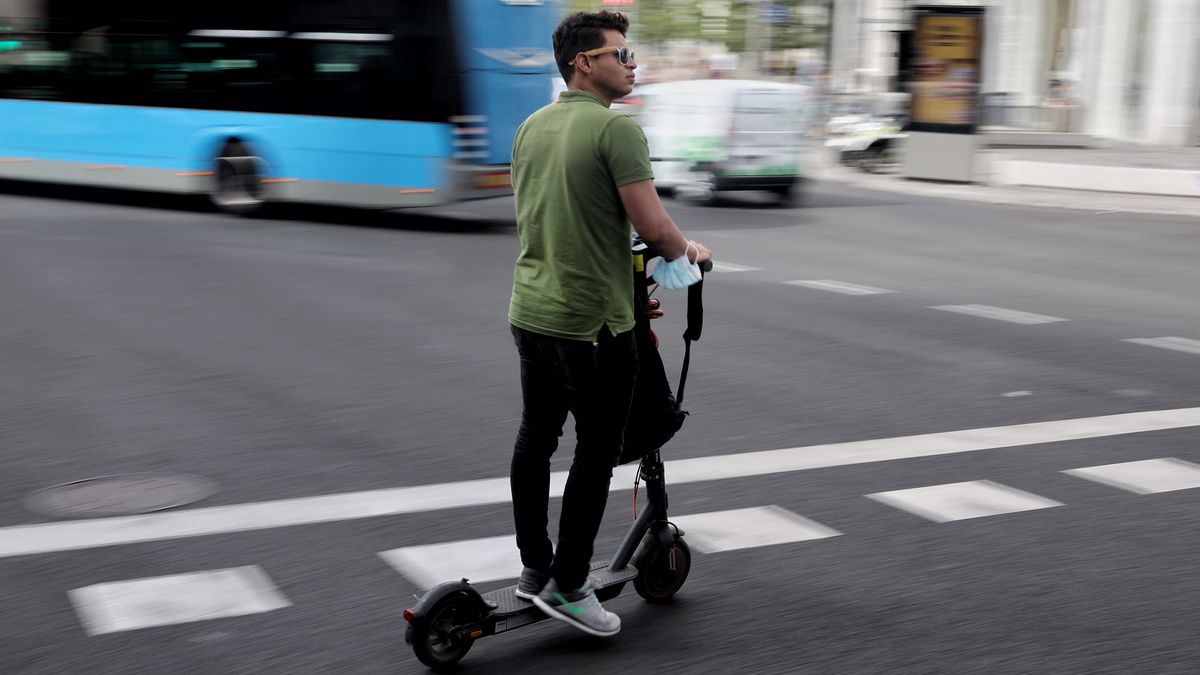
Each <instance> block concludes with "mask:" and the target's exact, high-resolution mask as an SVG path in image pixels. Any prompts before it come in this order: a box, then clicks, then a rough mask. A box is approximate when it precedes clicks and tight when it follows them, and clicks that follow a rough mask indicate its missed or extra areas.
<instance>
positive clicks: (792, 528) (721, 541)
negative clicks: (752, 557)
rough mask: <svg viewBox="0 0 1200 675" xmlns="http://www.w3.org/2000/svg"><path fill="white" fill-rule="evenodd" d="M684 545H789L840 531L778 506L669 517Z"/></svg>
mask: <svg viewBox="0 0 1200 675" xmlns="http://www.w3.org/2000/svg"><path fill="white" fill-rule="evenodd" d="M671 522H673V523H675V524H676V525H678V526H679V529H681V530H683V533H684V535H685V536H686V537H687V541H688V544H690V545H691V546H692V548H695V549H696V550H698V551H701V552H702V553H717V552H720V551H734V550H737V549H742V548H755V547H758V546H774V545H775V544H791V543H795V542H799V541H811V540H813V539H825V538H827V537H836V536H838V535H840V534H841V532H838V531H837V530H835V529H833V528H831V527H826V526H824V525H822V524H820V523H818V522H816V521H812V520H809V519H808V518H805V517H803V516H798V515H796V514H794V513H792V512H791V511H788V510H787V509H783V508H780V507H778V506H759V507H755V508H751V509H733V510H731V511H714V512H712V513H697V514H694V515H690V516H672V517H671Z"/></svg>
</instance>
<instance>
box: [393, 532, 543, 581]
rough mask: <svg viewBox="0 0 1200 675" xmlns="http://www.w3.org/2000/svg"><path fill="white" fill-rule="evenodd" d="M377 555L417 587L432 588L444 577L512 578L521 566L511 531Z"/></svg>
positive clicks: (472, 578)
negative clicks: (492, 535)
mask: <svg viewBox="0 0 1200 675" xmlns="http://www.w3.org/2000/svg"><path fill="white" fill-rule="evenodd" d="M379 557H380V558H383V559H384V561H386V562H387V564H389V565H391V566H392V569H394V570H396V571H397V572H399V573H400V574H402V575H404V577H405V578H407V579H408V580H409V581H411V582H413V583H414V584H416V585H417V586H418V587H419V588H433V587H434V586H437V585H438V584H440V583H442V582H443V581H446V580H447V579H462V578H467V579H470V580H471V581H472V582H474V583H482V582H485V581H497V580H499V579H515V578H516V577H517V576H518V575H520V574H521V567H522V565H521V553H520V552H519V551H518V550H517V540H516V537H515V536H513V535H511V534H510V535H508V536H504V537H488V538H486V539H467V540H463V541H452V542H448V543H445V544H429V545H426V546H408V547H405V548H394V549H392V550H390V551H383V552H381V553H380V554H379Z"/></svg>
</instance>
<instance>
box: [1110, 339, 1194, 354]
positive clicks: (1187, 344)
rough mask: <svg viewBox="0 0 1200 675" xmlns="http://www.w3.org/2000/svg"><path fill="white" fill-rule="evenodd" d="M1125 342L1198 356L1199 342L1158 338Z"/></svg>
mask: <svg viewBox="0 0 1200 675" xmlns="http://www.w3.org/2000/svg"><path fill="white" fill-rule="evenodd" d="M1125 342H1132V343H1134V344H1139V345H1146V346H1148V347H1158V348H1160V349H1173V350H1175V351H1177V352H1188V353H1189V354H1200V340H1189V339H1187V338H1181V337H1159V338H1131V339H1128V340H1125Z"/></svg>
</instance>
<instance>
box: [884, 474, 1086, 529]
mask: <svg viewBox="0 0 1200 675" xmlns="http://www.w3.org/2000/svg"><path fill="white" fill-rule="evenodd" d="M866 496H867V498H868V499H873V500H875V501H877V502H879V503H881V504H887V505H888V506H892V507H894V508H897V509H900V510H902V511H907V512H909V513H912V514H914V515H917V516H921V517H922V518H925V519H928V520H932V521H934V522H935V523H948V522H950V521H954V520H965V519H967V518H982V517H985V516H998V515H1002V514H1005V513H1016V512H1018V511H1031V510H1034V509H1045V508H1050V507H1054V506H1062V503H1061V502H1056V501H1054V500H1053V499H1047V498H1045V497H1039V496H1038V495H1034V494H1030V493H1028V492H1023V491H1021V490H1018V489H1016V488H1011V487H1008V486H1007V485H1001V484H999V483H993V482H992V481H989V480H976V481H967V482H964V483H947V484H945V485H930V486H927V487H919V488H910V489H907V490H893V491H891V492H877V493H875V494H869V495H866Z"/></svg>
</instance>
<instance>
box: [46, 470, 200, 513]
mask: <svg viewBox="0 0 1200 675" xmlns="http://www.w3.org/2000/svg"><path fill="white" fill-rule="evenodd" d="M216 491H217V485H216V483H214V482H212V481H210V480H208V479H207V478H203V477H201V476H192V475H188V474H180V473H127V474H120V475H115V476H98V477H96V478H86V479H84V480H77V481H74V482H71V483H63V484H62V485H55V486H52V487H48V488H46V489H44V490H38V491H37V492H35V493H33V494H32V495H30V496H29V498H28V499H27V500H25V504H26V506H28V507H29V508H30V509H31V510H33V511H36V512H37V513H41V514H43V515H47V516H54V517H56V518H99V517H102V516H126V515H132V514H135V513H150V512H152V511H162V510H163V509H170V508H174V507H176V506H183V505H184V504H191V503H193V502H198V501H200V500H201V499H204V498H206V497H210V496H212V495H213V494H214V493H215V492H216Z"/></svg>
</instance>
